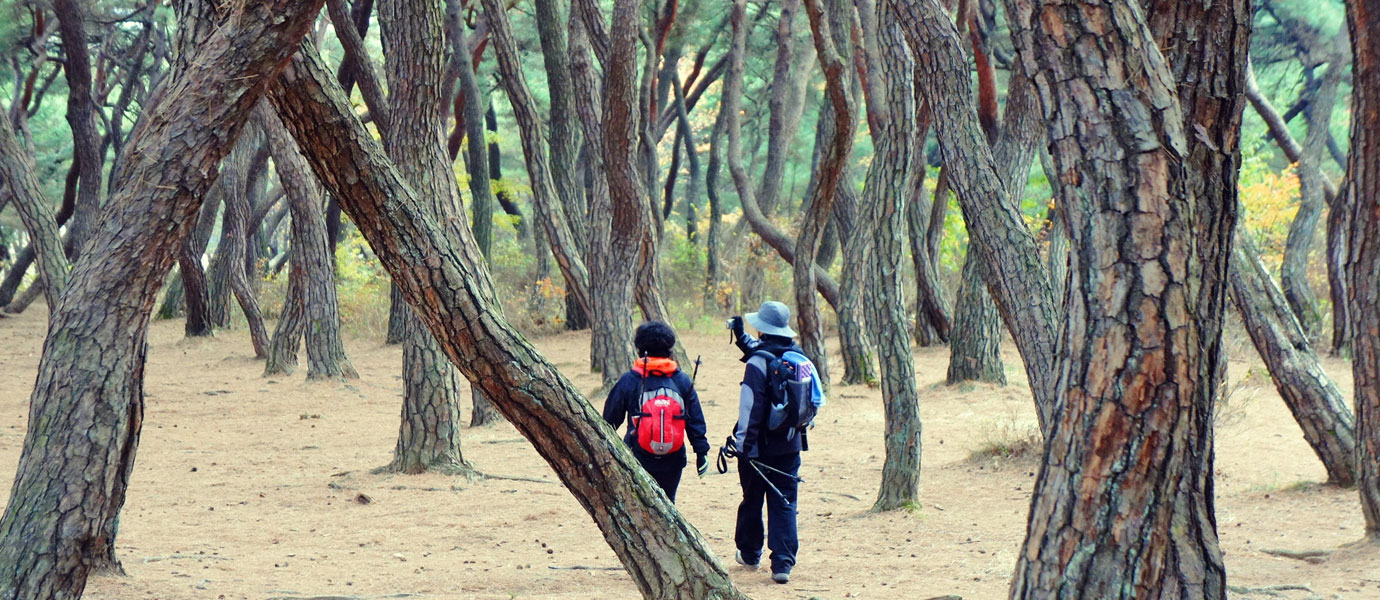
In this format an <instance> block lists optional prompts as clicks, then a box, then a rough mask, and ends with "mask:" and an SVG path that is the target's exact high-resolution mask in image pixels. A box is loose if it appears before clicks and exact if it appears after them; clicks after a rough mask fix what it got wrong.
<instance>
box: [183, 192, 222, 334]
mask: <svg viewBox="0 0 1380 600" xmlns="http://www.w3.org/2000/svg"><path fill="white" fill-rule="evenodd" d="M220 204H221V202H220V198H219V197H218V196H211V197H210V199H209V200H208V201H206V202H205V203H203V204H202V206H201V212H200V213H198V216H197V220H196V225H195V226H194V227H193V228H192V233H191V234H190V235H188V236H187V239H186V240H185V241H183V242H182V244H179V245H178V247H177V268H178V271H179V272H180V273H181V274H182V295H183V297H184V298H185V299H186V304H187V322H186V324H185V325H184V326H183V333H184V334H185V335H186V336H187V337H203V336H209V335H211V334H212V333H213V332H214V330H215V326H214V324H213V323H212V320H211V296H210V295H211V292H210V287H209V286H208V284H207V281H206V270H205V269H204V268H203V267H202V266H201V256H202V255H203V254H205V253H206V244H207V243H208V242H209V241H210V238H211V230H212V229H213V228H214V227H215V225H216V215H217V214H219V212H220Z"/></svg>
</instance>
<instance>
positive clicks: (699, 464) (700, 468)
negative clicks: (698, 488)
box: [695, 452, 709, 479]
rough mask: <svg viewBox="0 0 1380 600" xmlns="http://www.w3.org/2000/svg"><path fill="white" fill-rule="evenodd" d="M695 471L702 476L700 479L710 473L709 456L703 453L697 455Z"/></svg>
mask: <svg viewBox="0 0 1380 600" xmlns="http://www.w3.org/2000/svg"><path fill="white" fill-rule="evenodd" d="M695 471H697V472H698V473H699V474H700V479H704V476H705V475H706V474H708V473H709V456H708V455H706V454H705V453H703V452H700V453H697V454H695Z"/></svg>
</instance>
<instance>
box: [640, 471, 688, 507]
mask: <svg viewBox="0 0 1380 600" xmlns="http://www.w3.org/2000/svg"><path fill="white" fill-rule="evenodd" d="M684 470H685V467H684V466H683V465H682V466H681V468H679V469H676V470H674V471H671V470H657V471H650V470H649V471H647V474H648V475H651V476H652V479H655V480H656V484H657V485H658V486H660V487H661V491H663V492H666V497H667V498H670V499H671V503H672V504H675V502H676V488H678V487H680V474H681V472H683V471H684Z"/></svg>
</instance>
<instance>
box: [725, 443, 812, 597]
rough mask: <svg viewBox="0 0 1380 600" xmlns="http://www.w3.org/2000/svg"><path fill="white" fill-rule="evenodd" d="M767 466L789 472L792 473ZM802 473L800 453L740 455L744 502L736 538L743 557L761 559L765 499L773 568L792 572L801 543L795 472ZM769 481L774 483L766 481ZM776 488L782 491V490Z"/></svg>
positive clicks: (775, 570) (740, 479) (768, 540)
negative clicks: (798, 529)
mask: <svg viewBox="0 0 1380 600" xmlns="http://www.w3.org/2000/svg"><path fill="white" fill-rule="evenodd" d="M751 460H756V462H757V463H758V464H759V466H758V467H756V468H754V466H753V464H752V462H751ZM766 467H771V468H772V469H776V470H778V471H782V472H785V473H789V474H790V476H787V475H782V474H781V473H777V472H775V471H772V470H770V469H767V468H766ZM759 469H760V470H761V473H760V474H759V473H758V470H759ZM799 474H800V454H799V453H796V454H787V455H784V456H768V457H766V458H758V459H748V458H746V457H743V458H739V459H738V482H739V483H741V484H742V486H743V503H742V504H739V505H738V527H737V529H736V530H735V531H734V533H733V541H734V543H735V544H737V546H738V550H739V551H741V552H742V553H743V560H746V561H748V562H750V563H755V562H757V561H759V560H761V557H762V537H763V532H762V501H763V500H764V499H765V500H766V503H767V528H766V529H767V535H766V538H767V548H770V549H771V571H772V572H773V573H783V572H784V573H789V572H790V571H791V567H794V566H795V553H796V550H798V549H799V547H800V543H799V541H798V540H797V539H796V528H795V507H796V491H797V488H798V487H799V484H798V483H797V481H796V479H795V476H797V475H799ZM763 477H765V478H766V479H763ZM768 482H770V483H771V485H767V483H768ZM772 486H775V487H776V490H772ZM777 491H780V494H778V493H777Z"/></svg>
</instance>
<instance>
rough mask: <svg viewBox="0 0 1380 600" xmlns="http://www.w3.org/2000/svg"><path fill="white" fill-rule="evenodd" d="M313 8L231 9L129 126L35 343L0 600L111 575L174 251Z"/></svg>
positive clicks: (1, 554) (2, 525) (76, 591)
mask: <svg viewBox="0 0 1380 600" xmlns="http://www.w3.org/2000/svg"><path fill="white" fill-rule="evenodd" d="M320 8H321V2H320V1H310V0H308V1H300V2H299V1H291V0H289V1H278V2H274V1H269V2H262V3H256V4H253V5H246V4H240V5H236V6H235V7H233V10H234V11H236V12H235V13H234V14H233V15H230V16H229V17H228V18H226V19H225V20H224V21H225V23H226V24H225V26H223V27H218V28H215V29H214V30H213V31H212V32H210V33H209V35H208V36H207V37H205V38H202V39H204V41H203V42H202V43H200V44H197V45H196V46H190V45H188V46H183V48H184V49H187V50H188V52H187V53H188V54H193V56H192V59H193V60H192V62H195V63H196V64H199V65H203V66H205V68H203V69H197V70H195V71H191V70H177V71H176V72H175V73H174V74H173V75H171V76H170V77H168V78H167V79H165V80H164V87H163V88H162V89H163V92H162V93H160V94H157V95H156V98H157V101H156V102H155V103H153V104H151V108H150V109H149V111H148V117H147V118H145V119H142V120H141V121H140V123H139V125H138V126H137V127H136V128H135V130H134V132H133V134H132V136H131V140H130V142H129V143H128V144H127V145H126V148H125V154H124V159H123V163H122V164H123V165H124V166H123V168H122V173H123V176H121V177H119V178H117V182H118V183H117V185H116V188H115V192H114V193H113V194H111V201H110V205H111V206H112V207H115V208H114V209H113V210H111V211H110V212H109V213H108V214H107V216H106V217H107V218H105V219H103V220H102V222H100V223H99V225H98V227H97V229H96V230H95V231H94V232H93V237H92V239H91V242H90V244H89V245H88V247H87V252H85V253H83V255H82V257H81V258H80V259H79V260H78V261H77V263H76V265H74V268H73V271H72V278H71V284H70V285H69V287H68V288H67V290H66V292H65V295H64V301H63V302H62V303H60V304H58V305H57V309H56V310H55V311H54V313H53V316H52V319H51V321H52V326H53V331H61V332H63V334H62V335H61V336H53V337H50V338H48V340H47V341H46V342H45V343H44V351H43V355H42V358H41V359H40V362H39V369H38V378H37V381H36V382H35V386H34V392H33V395H32V399H31V403H30V406H31V408H30V415H29V431H28V433H27V435H26V436H25V440H24V450H23V452H22V454H21V456H20V460H19V469H18V473H17V475H16V476H15V483H14V487H13V488H12V489H11V492H10V498H9V502H8V503H7V504H6V510H5V515H4V517H3V519H0V598H5V599H7V600H8V599H17V598H77V597H80V596H81V592H82V590H83V588H84V587H85V584H86V578H87V576H88V574H89V573H90V572H91V570H92V568H93V566H94V565H102V564H103V565H112V566H117V565H118V563H116V562H115V558H114V546H113V541H114V536H115V529H116V523H117V517H118V515H119V511H120V508H121V506H122V505H123V504H124V498H125V492H126V490H127V487H128V484H129V477H130V473H131V469H132V466H133V461H134V455H135V448H136V447H137V443H138V439H139V431H140V426H141V425H142V422H143V385H142V383H143V369H144V353H145V348H146V340H147V332H148V322H149V318H150V316H151V313H152V310H153V304H154V302H155V300H156V299H157V294H158V290H159V287H160V286H161V285H162V283H163V280H164V279H165V278H166V276H167V273H168V271H169V270H170V269H171V268H172V263H173V248H174V247H175V246H176V245H177V244H178V243H180V242H181V241H182V239H183V238H185V237H186V235H187V233H188V232H189V231H190V230H191V228H192V224H193V221H194V220H195V219H194V217H195V215H196V212H197V210H198V209H199V208H200V198H201V197H202V195H203V194H205V193H206V190H207V188H208V187H209V186H210V184H211V182H212V181H214V179H215V177H216V165H218V164H219V163H220V161H221V158H222V157H224V155H225V154H227V153H228V152H229V151H230V146H231V145H232V144H233V143H234V140H235V139H236V138H237V137H238V136H239V130H240V129H241V128H242V125H243V123H244V121H245V117H246V116H247V114H248V113H249V111H250V110H251V108H252V107H253V105H254V103H255V102H256V101H257V100H258V98H259V97H260V96H261V95H262V93H263V92H264V88H265V87H266V86H267V84H268V83H269V82H270V81H272V80H273V75H274V73H275V72H277V70H278V69H280V68H281V67H282V65H283V64H284V62H285V61H286V60H287V58H288V55H289V53H290V52H291V51H292V50H293V49H295V48H296V45H297V43H298V42H299V41H300V40H301V39H302V37H303V35H305V34H306V32H307V30H308V29H309V27H310V23H311V22H312V19H313V18H314V17H315V15H316V14H317V12H318V11H319V10H320ZM179 29H182V28H181V27H179ZM193 39H197V38H193ZM193 48H194V49H195V52H192V51H191V49H193ZM246 82H257V85H255V84H248V85H247V84H246ZM92 357H99V358H100V360H98V361H93V360H92ZM72 456H82V457H85V458H84V459H83V460H79V461H73V460H68V459H67V457H72ZM60 507H61V508H60Z"/></svg>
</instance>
